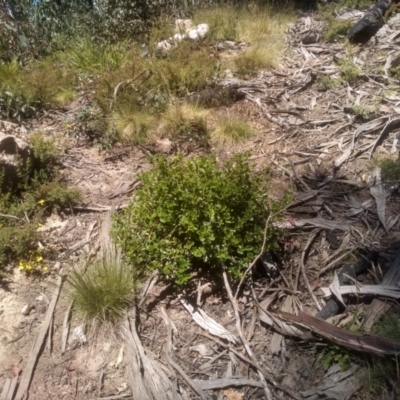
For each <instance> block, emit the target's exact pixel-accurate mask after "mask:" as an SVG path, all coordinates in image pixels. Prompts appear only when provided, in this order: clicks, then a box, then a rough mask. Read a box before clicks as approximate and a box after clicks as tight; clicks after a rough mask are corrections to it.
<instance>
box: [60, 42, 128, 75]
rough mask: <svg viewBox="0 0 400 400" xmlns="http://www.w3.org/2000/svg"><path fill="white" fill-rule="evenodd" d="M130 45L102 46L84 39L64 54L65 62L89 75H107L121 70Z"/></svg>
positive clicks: (123, 43) (121, 43)
mask: <svg viewBox="0 0 400 400" xmlns="http://www.w3.org/2000/svg"><path fill="white" fill-rule="evenodd" d="M127 57H128V45H127V43H125V42H119V43H115V44H109V45H101V44H98V43H96V42H93V41H91V40H89V39H88V38H82V39H80V40H77V41H76V42H75V43H73V44H72V45H71V46H70V47H69V48H68V49H67V50H66V51H65V52H64V53H63V54H62V58H63V59H64V60H65V62H67V63H69V64H70V65H71V66H73V67H75V68H76V69H77V70H79V71H81V72H85V73H89V74H95V75H100V74H106V73H108V72H111V71H115V70H117V69H118V68H120V67H121V66H122V65H123V64H124V63H125V62H126V60H127Z"/></svg>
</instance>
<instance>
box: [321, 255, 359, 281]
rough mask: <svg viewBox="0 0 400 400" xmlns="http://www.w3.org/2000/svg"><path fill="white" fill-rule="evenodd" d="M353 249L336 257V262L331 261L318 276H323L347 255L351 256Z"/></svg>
mask: <svg viewBox="0 0 400 400" xmlns="http://www.w3.org/2000/svg"><path fill="white" fill-rule="evenodd" d="M354 250H355V249H354V248H353V249H350V250H349V251H346V253H343V254H342V255H341V256H340V257H338V258H337V259H336V260H333V261H332V262H331V263H329V264H328V265H327V266H326V267H324V268H322V269H321V271H319V276H321V275H322V274H324V273H325V272H326V271H329V270H330V269H331V268H332V267H334V266H335V265H336V264H337V263H338V262H339V261H341V260H342V259H343V258H345V257H347V256H348V255H349V254H351V253H352V252H353V251H354Z"/></svg>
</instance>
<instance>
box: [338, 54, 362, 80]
mask: <svg viewBox="0 0 400 400" xmlns="http://www.w3.org/2000/svg"><path fill="white" fill-rule="evenodd" d="M339 70H340V74H341V75H342V79H343V80H344V81H346V82H352V83H354V82H356V81H357V80H358V79H359V78H360V76H361V70H360V68H358V67H357V65H356V64H354V62H353V60H351V59H350V58H345V59H343V60H340V61H339Z"/></svg>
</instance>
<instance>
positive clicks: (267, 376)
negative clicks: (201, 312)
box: [199, 331, 301, 400]
mask: <svg viewBox="0 0 400 400" xmlns="http://www.w3.org/2000/svg"><path fill="white" fill-rule="evenodd" d="M199 334H200V335H201V336H204V337H206V338H208V339H210V340H213V341H214V342H215V343H217V344H218V346H221V347H223V348H224V349H227V350H229V351H231V352H232V353H233V354H235V356H237V357H238V358H240V359H241V360H242V361H244V362H245V363H247V364H249V365H251V366H252V367H253V368H255V369H256V370H258V371H261V372H262V374H263V375H264V377H265V379H266V380H267V381H268V382H269V383H271V385H272V386H273V387H274V388H275V389H278V390H281V391H282V392H283V393H286V394H287V395H288V396H290V397H291V398H292V399H294V400H301V399H300V397H297V396H296V395H295V394H294V393H292V392H291V391H290V390H289V389H286V388H284V387H283V386H281V385H280V384H279V383H278V382H277V381H276V380H275V379H274V378H273V377H272V376H271V374H270V373H269V372H267V371H266V370H265V369H264V368H263V367H261V366H260V365H259V364H258V363H255V362H254V361H253V360H251V359H250V358H249V357H246V356H245V355H244V354H243V353H241V352H240V351H238V350H236V349H235V348H234V347H232V346H231V345H229V344H225V343H224V342H222V341H221V340H219V339H217V338H215V337H213V336H211V335H209V334H208V333H206V332H201V331H200V332H199Z"/></svg>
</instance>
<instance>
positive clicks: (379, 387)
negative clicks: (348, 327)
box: [367, 312, 400, 398]
mask: <svg viewBox="0 0 400 400" xmlns="http://www.w3.org/2000/svg"><path fill="white" fill-rule="evenodd" d="M372 332H373V333H374V334H377V335H380V336H383V337H387V338H390V339H395V340H400V316H399V314H398V313H395V312H389V313H388V314H386V315H385V316H384V317H383V318H382V319H381V320H380V321H379V322H378V323H377V324H376V325H375V326H374V327H373V329H372ZM398 367H399V365H398V359H397V358H391V357H385V359H382V358H381V357H379V358H378V357H374V359H373V362H372V364H371V369H370V371H369V377H368V381H367V390H368V392H369V394H370V395H371V396H373V397H371V398H377V395H378V396H379V395H381V394H382V393H384V392H386V391H387V389H388V388H390V387H392V383H393V382H398V381H399V379H400V375H399V368H398Z"/></svg>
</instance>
